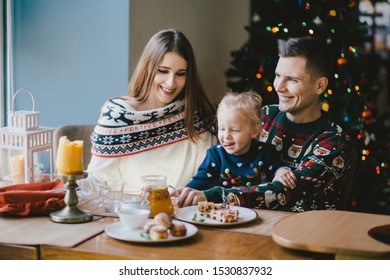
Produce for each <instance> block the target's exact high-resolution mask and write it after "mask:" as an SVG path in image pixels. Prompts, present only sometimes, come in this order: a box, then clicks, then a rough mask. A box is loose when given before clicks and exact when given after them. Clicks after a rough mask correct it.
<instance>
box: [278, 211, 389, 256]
mask: <svg viewBox="0 0 390 280" xmlns="http://www.w3.org/2000/svg"><path fill="white" fill-rule="evenodd" d="M378 234H380V237H381V238H379V239H382V241H380V240H378V238H377V236H378ZM272 237H273V239H274V241H275V242H276V243H278V244H279V245H281V246H283V247H286V248H290V249H298V250H306V251H310V252H322V253H328V254H334V255H335V257H336V259H390V216H387V215H377V214H367V213H357V212H347V211H324V210H323V211H308V212H302V213H299V214H296V215H291V216H288V217H286V218H284V219H281V220H280V221H278V222H277V223H276V224H275V225H274V227H273V235H272ZM385 240H387V243H386V242H384V241H385Z"/></svg>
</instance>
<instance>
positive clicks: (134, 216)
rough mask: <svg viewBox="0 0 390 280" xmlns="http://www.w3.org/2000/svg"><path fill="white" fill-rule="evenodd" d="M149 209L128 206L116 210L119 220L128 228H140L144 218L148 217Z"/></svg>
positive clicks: (144, 221) (144, 220)
mask: <svg viewBox="0 0 390 280" xmlns="http://www.w3.org/2000/svg"><path fill="white" fill-rule="evenodd" d="M149 215H150V210H146V209H137V208H128V209H122V208H121V209H120V210H119V211H118V216H119V220H120V222H121V223H122V224H123V225H124V226H125V227H126V228H129V229H138V228H141V227H142V226H143V225H144V224H145V223H146V220H147V219H148V218H149Z"/></svg>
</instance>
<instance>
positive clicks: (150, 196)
mask: <svg viewBox="0 0 390 280" xmlns="http://www.w3.org/2000/svg"><path fill="white" fill-rule="evenodd" d="M141 181H142V187H141V193H140V196H141V207H142V205H144V204H145V203H146V201H147V202H148V203H149V205H150V217H151V218H153V217H154V216H155V215H156V214H158V213H160V212H165V213H167V214H168V215H169V216H171V215H172V214H173V210H174V208H173V204H172V200H171V198H170V197H169V191H168V188H172V189H173V190H174V192H175V193H176V189H175V188H174V187H172V186H167V177H165V176H162V175H147V176H143V177H141Z"/></svg>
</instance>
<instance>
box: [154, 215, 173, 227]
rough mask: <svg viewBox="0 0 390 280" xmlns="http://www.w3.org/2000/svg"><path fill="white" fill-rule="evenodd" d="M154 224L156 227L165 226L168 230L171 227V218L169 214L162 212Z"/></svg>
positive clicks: (155, 217)
mask: <svg viewBox="0 0 390 280" xmlns="http://www.w3.org/2000/svg"><path fill="white" fill-rule="evenodd" d="M154 223H155V224H156V225H161V226H165V227H167V228H170V227H171V218H170V217H169V216H168V214H167V213H164V212H160V213H158V214H157V215H156V216H154Z"/></svg>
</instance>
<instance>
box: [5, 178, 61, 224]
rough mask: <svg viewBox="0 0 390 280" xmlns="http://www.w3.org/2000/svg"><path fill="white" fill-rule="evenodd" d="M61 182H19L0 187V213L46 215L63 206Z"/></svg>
mask: <svg viewBox="0 0 390 280" xmlns="http://www.w3.org/2000/svg"><path fill="white" fill-rule="evenodd" d="M63 187H64V184H63V183H62V182H45V183H30V184H19V185H12V186H5V187H0V214H10V215H16V216H28V215H48V214H49V213H50V212H53V211H57V210H60V209H62V208H64V207H65V202H64V197H65V192H47V191H48V190H55V189H60V188H63Z"/></svg>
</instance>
